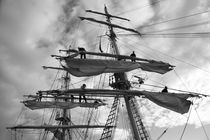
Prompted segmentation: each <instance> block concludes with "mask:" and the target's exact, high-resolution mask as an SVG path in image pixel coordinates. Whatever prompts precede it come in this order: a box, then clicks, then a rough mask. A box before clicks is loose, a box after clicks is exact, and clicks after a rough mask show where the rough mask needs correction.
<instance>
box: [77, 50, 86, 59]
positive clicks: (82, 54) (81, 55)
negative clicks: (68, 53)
mask: <svg viewBox="0 0 210 140" xmlns="http://www.w3.org/2000/svg"><path fill="white" fill-rule="evenodd" d="M78 50H79V53H80V58H81V59H82V58H84V59H86V54H85V52H86V50H85V48H79V47H78Z"/></svg>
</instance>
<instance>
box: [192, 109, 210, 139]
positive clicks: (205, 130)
mask: <svg viewBox="0 0 210 140" xmlns="http://www.w3.org/2000/svg"><path fill="white" fill-rule="evenodd" d="M194 110H195V112H196V114H197V116H198V119H199V121H200V123H201V126H202V129H203V131H204V133H205V135H206V138H207V140H209V137H208V135H207V132H206V129H205V127H204V125H203V123H202V121H201V118H200V116H199V115H198V111H197V109H196V108H194Z"/></svg>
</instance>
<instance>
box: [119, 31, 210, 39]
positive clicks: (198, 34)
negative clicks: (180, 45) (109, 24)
mask: <svg viewBox="0 0 210 140" xmlns="http://www.w3.org/2000/svg"><path fill="white" fill-rule="evenodd" d="M117 35H118V36H130V35H134V36H136V35H137V34H117ZM141 35H142V37H144V38H209V37H210V32H192V33H186V32H179V33H155V34H152V33H148V34H147V33H145V34H144V33H143V34H141Z"/></svg>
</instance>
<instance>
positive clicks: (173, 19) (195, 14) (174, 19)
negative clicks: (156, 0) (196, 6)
mask: <svg viewBox="0 0 210 140" xmlns="http://www.w3.org/2000/svg"><path fill="white" fill-rule="evenodd" d="M208 12H210V10H207V11H203V12H199V13H194V14H191V15H186V16H183V17H178V18H172V19H168V20H165V21H160V22H157V23H153V24H149V25H145V26H141V28H145V27H149V26H154V25H158V24H162V23H167V22H170V21H176V20H180V19H185V18H188V17H192V16H197V15H199V14H203V13H208Z"/></svg>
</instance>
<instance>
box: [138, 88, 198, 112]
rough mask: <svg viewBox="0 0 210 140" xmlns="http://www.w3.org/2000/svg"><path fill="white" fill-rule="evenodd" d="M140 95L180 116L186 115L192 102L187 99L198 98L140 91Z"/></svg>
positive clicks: (190, 95) (187, 95) (189, 95)
mask: <svg viewBox="0 0 210 140" xmlns="http://www.w3.org/2000/svg"><path fill="white" fill-rule="evenodd" d="M141 93H142V94H144V95H145V97H146V98H147V99H149V100H150V101H152V102H154V103H155V104H157V105H159V106H162V107H164V108H167V109H170V110H173V111H175V112H178V113H181V114H184V113H187V112H188V111H189V108H190V105H191V104H192V102H191V101H189V100H187V99H188V98H189V97H198V95H192V94H177V93H163V92H159V93H157V92H148V91H141Z"/></svg>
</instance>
